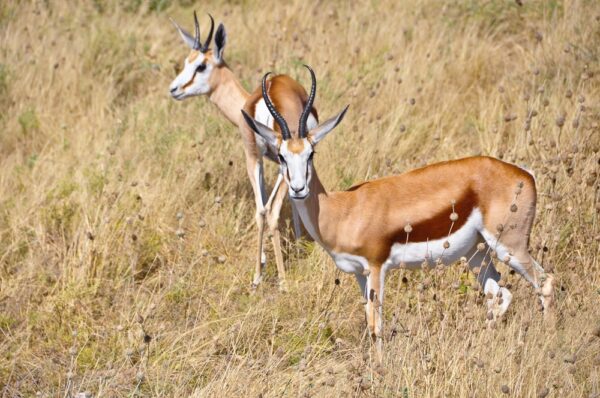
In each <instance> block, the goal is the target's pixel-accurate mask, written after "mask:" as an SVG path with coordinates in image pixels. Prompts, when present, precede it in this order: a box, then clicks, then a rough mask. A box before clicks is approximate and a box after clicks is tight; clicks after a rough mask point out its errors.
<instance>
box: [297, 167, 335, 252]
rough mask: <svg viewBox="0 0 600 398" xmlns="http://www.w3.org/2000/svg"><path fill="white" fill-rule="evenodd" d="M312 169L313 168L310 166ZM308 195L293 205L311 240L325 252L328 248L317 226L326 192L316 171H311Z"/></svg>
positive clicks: (324, 202)
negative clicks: (317, 243)
mask: <svg viewBox="0 0 600 398" xmlns="http://www.w3.org/2000/svg"><path fill="white" fill-rule="evenodd" d="M311 167H313V166H311ZM309 189H310V193H309V195H308V197H307V198H306V199H304V200H299V201H294V205H295V206H296V209H297V210H298V213H299V214H300V218H301V219H302V223H303V224H304V226H305V227H306V230H307V231H308V233H309V234H310V236H312V238H313V239H314V240H315V241H317V242H319V244H320V245H321V246H323V247H324V248H325V249H326V250H329V248H328V247H327V246H326V245H325V243H324V239H323V235H322V232H323V231H322V230H321V226H320V225H319V216H320V214H321V211H322V210H323V207H324V206H325V205H326V202H327V199H328V196H327V191H325V188H324V187H323V184H321V180H319V176H318V175H317V172H316V170H315V169H314V167H313V169H312V178H311V180H310V184H309Z"/></svg>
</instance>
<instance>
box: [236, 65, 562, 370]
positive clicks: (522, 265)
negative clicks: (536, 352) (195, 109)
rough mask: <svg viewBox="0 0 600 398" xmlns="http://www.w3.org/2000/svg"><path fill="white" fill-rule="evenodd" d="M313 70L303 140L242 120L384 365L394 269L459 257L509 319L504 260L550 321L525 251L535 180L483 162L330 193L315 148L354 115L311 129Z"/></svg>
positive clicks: (548, 282) (536, 269) (546, 293)
mask: <svg viewBox="0 0 600 398" xmlns="http://www.w3.org/2000/svg"><path fill="white" fill-rule="evenodd" d="M307 68H308V70H309V71H310V74H311V78H312V87H311V92H310V95H309V101H308V102H307V103H306V105H305V106H306V108H305V111H304V112H303V113H302V117H301V118H300V122H299V127H298V137H291V136H289V135H283V136H280V135H279V134H277V133H275V132H274V131H273V130H272V129H271V128H270V127H268V126H265V125H264V124H262V123H261V122H260V121H257V120H254V119H252V117H251V116H250V115H248V114H246V113H244V118H245V120H246V122H247V123H248V125H249V126H250V127H251V128H252V130H254V132H255V133H256V134H257V135H258V136H259V137H261V139H262V140H264V141H265V143H266V145H267V146H269V147H270V148H271V151H273V152H275V153H277V154H278V156H279V159H280V165H281V166H280V167H281V169H282V174H283V176H284V178H285V182H287V185H288V186H289V195H290V197H291V198H292V201H293V202H294V204H295V206H296V208H297V209H298V211H299V214H300V218H301V219H302V222H303V224H304V226H305V227H306V229H307V230H308V232H309V233H310V234H311V235H312V237H313V238H314V240H315V241H317V242H318V243H319V244H320V245H321V246H322V247H323V248H324V249H325V250H326V251H327V252H328V253H329V255H330V256H331V257H332V258H333V261H334V262H335V264H336V266H337V267H338V268H339V269H341V270H342V271H344V272H347V273H352V274H354V275H355V276H356V279H357V281H358V284H359V285H360V289H361V291H362V294H363V297H364V299H365V300H366V315H367V324H368V329H369V332H370V334H371V337H372V338H373V340H374V341H376V342H377V344H376V347H377V352H378V358H379V359H380V360H381V355H382V351H381V350H382V347H381V345H382V327H383V322H382V319H383V318H382V317H383V313H382V311H383V310H382V304H383V290H384V289H383V287H384V279H385V274H386V272H387V271H388V270H390V269H393V268H408V269H415V268H419V267H421V266H424V267H428V266H433V265H435V264H438V265H439V264H443V263H442V261H444V262H445V263H447V264H450V263H453V262H456V261H457V260H459V259H461V258H462V259H461V261H463V262H465V263H466V262H468V264H469V266H470V267H472V268H479V270H478V271H479V272H478V281H479V283H480V284H481V286H482V287H483V289H484V293H486V295H487V297H488V301H487V305H488V308H489V310H488V314H487V317H488V320H489V321H494V320H495V319H497V318H498V317H500V316H502V314H504V312H506V310H507V308H508V306H509V304H510V302H511V298H512V295H511V293H510V291H509V290H508V289H506V288H505V287H500V285H499V284H498V282H499V280H500V274H499V273H498V272H497V271H496V268H495V267H494V263H493V262H492V259H493V258H500V259H502V261H504V262H505V263H506V264H507V265H508V266H509V267H510V268H511V269H513V270H515V271H517V272H518V273H520V274H521V275H522V276H524V277H525V279H527V280H528V281H529V282H530V283H531V284H532V285H533V286H534V287H535V288H536V289H537V292H538V294H539V297H540V300H541V303H542V306H543V308H544V311H545V313H546V314H547V313H548V311H549V309H550V308H551V306H552V275H550V274H546V273H544V270H543V269H542V267H540V265H538V264H537V263H536V262H535V260H534V259H533V258H532V257H531V256H530V255H529V252H528V250H527V246H528V242H529V235H530V232H531V226H532V223H533V219H534V216H535V205H536V188H535V181H534V178H533V176H532V175H531V174H529V173H528V172H526V171H524V170H523V169H521V168H519V167H517V166H514V165H511V164H508V163H505V162H502V161H500V160H497V159H494V158H490V157H483V156H477V157H471V158H464V159H459V160H452V161H447V162H442V163H437V164H433V165H429V166H426V167H423V168H420V169H417V170H413V171H410V172H407V173H404V174H400V175H397V176H391V177H385V178H380V179H377V180H373V181H367V182H364V183H362V184H359V185H356V186H354V187H352V188H350V189H349V190H347V191H341V192H327V191H326V190H325V188H324V187H323V185H322V184H321V181H320V180H319V177H318V175H317V172H316V170H315V167H314V164H313V155H314V153H315V151H314V149H315V146H316V145H317V144H318V143H319V142H320V141H321V140H322V139H323V138H325V136H326V135H327V134H328V133H329V132H330V131H331V130H332V129H333V128H334V127H335V126H337V125H338V124H339V123H340V121H341V120H342V118H343V117H344V114H345V113H346V110H347V109H348V107H346V108H345V109H344V110H343V111H342V112H340V113H339V114H338V115H337V116H335V117H333V118H331V119H329V120H327V121H326V122H324V123H323V124H321V125H319V126H317V127H315V128H312V129H310V128H309V127H308V126H307V125H306V115H307V113H308V112H307V109H310V108H311V106H312V105H313V101H314V98H315V91H316V79H315V75H314V72H313V71H312V69H311V68H310V67H308V66H307ZM265 77H266V75H265ZM262 94H263V98H264V100H265V103H266V104H267V108H268V109H269V110H270V111H271V113H272V115H273V118H274V119H275V120H276V121H277V123H278V124H279V126H280V128H281V130H282V131H287V130H288V127H287V122H286V119H288V120H289V119H290V118H289V117H287V118H286V117H284V116H282V115H280V114H279V113H278V112H277V110H276V109H275V108H274V107H273V106H272V104H271V101H270V99H269V93H268V92H267V91H266V90H263V93H262ZM485 244H487V245H488V248H487V249H486V247H485ZM467 259H468V260H467ZM476 273H477V271H476ZM540 284H542V286H541V288H540ZM538 288H540V289H538Z"/></svg>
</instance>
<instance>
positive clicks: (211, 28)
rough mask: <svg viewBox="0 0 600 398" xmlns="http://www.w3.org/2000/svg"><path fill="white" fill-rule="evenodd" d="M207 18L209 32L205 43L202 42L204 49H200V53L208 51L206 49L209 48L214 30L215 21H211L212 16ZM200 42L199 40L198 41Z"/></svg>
mask: <svg viewBox="0 0 600 398" xmlns="http://www.w3.org/2000/svg"><path fill="white" fill-rule="evenodd" d="M208 16H209V17H210V31H209V32H208V37H207V38H206V41H205V42H204V47H202V52H205V51H207V50H208V47H209V46H210V41H211V40H212V37H213V31H214V30H215V20H214V19H213V17H212V15H210V14H208ZM198 40H200V39H198Z"/></svg>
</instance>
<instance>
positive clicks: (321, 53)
mask: <svg viewBox="0 0 600 398" xmlns="http://www.w3.org/2000/svg"><path fill="white" fill-rule="evenodd" d="M170 3H171V4H170ZM181 3H188V2H187V1H186V2H184V1H183V0H179V2H178V1H175V0H173V1H168V0H152V1H148V2H142V1H140V0H137V1H136V0H124V1H119V2H116V1H114V2H112V1H108V0H94V1H88V2H75V1H70V2H58V1H53V0H46V1H23V2H6V1H3V2H1V3H0V354H1V357H0V389H1V391H2V396H3V397H13V396H33V395H35V394H39V395H40V396H69V394H70V395H71V396H74V395H76V394H77V393H80V392H84V391H89V392H91V394H93V396H106V397H116V396H189V395H193V396H198V397H199V396H249V397H252V396H254V397H257V396H263V397H272V396H305V395H306V396H389V397H392V396H393V397H396V396H400V397H421V396H432V397H438V396H457V397H458V396H461V397H462V396H477V397H486V396H498V395H503V394H504V393H503V391H502V389H503V388H502V386H506V387H507V388H508V390H509V391H508V394H509V395H510V396H519V397H521V396H536V395H537V394H538V393H540V392H543V390H544V389H548V391H549V396H557V397H559V396H560V397H567V396H572V397H580V396H598V395H597V394H599V393H600V337H598V335H600V330H598V329H597V328H598V327H600V305H599V303H600V249H599V246H600V245H599V240H600V230H599V225H598V212H599V209H600V202H599V200H600V197H599V188H598V187H599V180H600V179H599V178H598V169H599V156H600V155H599V152H600V128H599V123H600V80H599V79H600V63H599V57H600V3H598V2H596V1H592V0H590V1H584V0H573V1H564V2H560V1H547V2H546V1H528V0H524V1H523V3H525V4H524V5H523V6H518V5H517V4H516V3H515V2H510V1H481V2H476V1H470V0H465V1H455V2H448V1H433V0H423V1H415V2H410V3H406V2H399V1H393V0H382V1H377V2H368V3H367V2H365V4H354V5H349V4H346V2H337V3H338V4H335V3H332V2H321V3H319V4H317V3H312V2H306V1H300V0H294V1H292V2H291V3H290V4H288V5H286V6H285V7H283V6H282V5H281V4H280V3H279V2H277V1H270V0H268V1H266V2H265V1H263V2H243V1H232V2H230V3H227V4H221V3H217V2H215V1H209V2H202V4H196V5H195V8H196V9H198V11H199V12H200V13H202V12H211V13H212V14H213V15H214V16H215V17H216V19H217V20H221V21H223V22H224V23H225V24H226V27H227V29H228V33H229V43H228V47H227V49H226V58H227V60H228V62H229V63H230V65H231V66H232V68H233V69H234V71H235V72H236V73H237V74H238V75H239V77H240V79H241V80H242V82H243V83H244V85H245V86H246V87H247V88H251V87H253V86H255V84H256V83H257V82H258V79H259V78H260V77H261V74H262V72H264V71H266V70H275V71H277V72H284V73H290V74H292V76H295V77H299V78H300V79H301V80H302V81H303V82H304V83H305V84H306V73H305V72H304V70H303V68H301V66H300V65H301V63H302V62H306V63H308V64H310V65H312V66H313V67H314V68H315V70H316V72H317V76H318V79H319V82H320V86H319V94H318V98H317V106H318V108H319V110H320V114H321V115H323V116H324V117H327V116H329V115H332V114H333V113H334V112H335V111H337V110H339V109H341V107H342V106H343V105H345V104H346V103H350V104H351V108H350V112H349V114H348V116H347V117H346V119H345V120H344V122H343V124H342V126H341V127H339V128H338V129H337V131H336V132H335V133H334V134H332V136H331V138H329V139H328V140H327V141H326V142H325V143H323V144H322V147H321V148H320V151H319V154H317V157H316V162H317V167H318V169H319V174H320V176H321V178H322V180H323V181H324V182H325V184H326V185H327V186H328V187H329V188H331V189H342V188H347V187H349V186H350V185H351V184H353V183H356V182H359V181H362V180H364V179H368V178H373V177H375V176H382V175H388V174H392V173H398V172H401V171H402V170H408V169H410V168H414V167H416V166H420V165H423V164H425V163H430V162H434V161H438V160H444V159H450V158H456V157H463V156H467V155H472V154H478V153H482V154H489V155H493V156H497V157H501V158H503V159H506V160H509V161H513V162H515V163H518V164H523V165H527V167H529V168H530V169H532V170H534V172H535V173H536V175H537V182H538V189H539V207H538V214H537V219H536V224H535V227H534V231H533V234H532V248H533V254H534V256H535V257H536V258H537V259H538V260H539V261H543V263H544V266H545V267H546V268H553V269H554V271H555V273H556V276H557V310H558V323H557V326H556V329H552V330H545V328H544V326H543V324H542V322H541V316H540V314H539V312H538V310H537V308H536V306H535V305H534V304H535V293H534V292H533V291H532V289H531V288H530V287H529V286H527V284H526V283H525V282H524V281H522V280H521V279H520V278H518V277H517V276H508V279H507V281H508V282H509V283H511V284H512V289H511V290H512V292H513V293H514V295H515V297H514V301H513V305H512V307H511V309H510V310H509V312H508V314H507V316H506V318H505V322H503V323H502V324H500V325H499V326H498V328H497V329H496V330H486V329H485V326H484V325H485V306H484V305H482V304H481V301H482V297H480V296H479V293H478V292H477V291H476V290H475V289H473V288H472V286H471V282H472V276H471V275H467V274H463V273H461V272H462V271H461V270H460V269H459V267H453V268H450V269H449V270H447V271H446V272H443V273H438V272H432V273H430V274H429V275H425V274H424V273H422V272H413V273H411V272H406V271H396V272H393V273H390V275H389V276H388V282H387V291H386V293H387V297H386V300H387V301H386V307H385V309H386V312H385V317H386V342H385V351H386V355H385V359H384V365H383V367H381V368H380V367H378V366H375V365H374V364H373V363H372V362H371V358H370V357H369V353H370V352H371V351H370V349H369V345H370V343H369V340H368V339H367V338H365V335H364V333H363V331H364V326H365V324H364V314H363V308H362V305H361V304H360V300H359V294H358V287H357V286H356V283H355V281H354V278H353V277H352V276H349V275H344V274H341V273H339V272H338V271H336V269H335V267H334V265H333V262H332V261H331V260H330V259H329V258H328V256H327V255H326V254H325V253H324V252H323V251H322V250H321V249H320V248H319V247H317V246H315V244H314V243H310V242H301V243H300V244H297V243H295V242H293V241H290V240H288V241H286V244H285V251H286V264H287V267H288V270H289V274H288V278H289V281H288V282H289V284H290V292H289V293H288V294H281V293H278V291H277V286H276V273H275V267H274V260H273V258H272V256H271V257H270V258H269V266H268V271H267V276H266V282H265V283H264V284H263V285H261V287H260V288H259V290H258V292H257V293H256V294H255V295H252V294H251V291H250V281H251V277H252V272H253V267H252V264H253V254H254V247H255V242H254V236H255V231H254V228H255V227H254V222H253V211H254V204H253V199H252V194H251V189H250V185H249V183H248V180H247V177H246V173H245V168H244V158H243V152H242V147H241V144H240V142H239V135H238V132H237V130H236V129H235V128H234V127H233V126H231V125H229V124H228V122H227V121H226V120H225V119H224V118H223V117H222V116H221V115H220V114H219V112H218V111H217V109H216V108H215V107H214V106H213V105H211V104H210V103H209V102H208V101H207V99H206V98H195V99H190V100H187V101H185V102H183V103H177V102H175V101H173V100H171V99H170V98H169V97H168V95H167V91H168V84H169V82H170V80H171V79H172V78H173V77H174V75H175V72H174V67H175V66H176V65H177V64H179V63H180V62H181V61H182V60H183V58H184V56H185V55H186V53H187V50H186V49H185V48H184V47H183V45H182V44H181V42H180V40H179V38H178V36H177V34H176V32H175V31H174V29H173V28H172V26H171V25H170V23H169V22H168V19H167V15H172V16H174V17H175V18H176V19H178V20H179V21H180V22H182V23H183V24H184V25H185V26H188V27H189V26H190V25H191V10H192V7H193V6H192V5H189V4H181ZM258 4H261V5H262V7H259V6H258ZM203 21H204V24H205V23H206V22H205V21H206V18H205V17H204V19H203ZM412 99H414V100H412ZM534 111H535V112H536V113H537V116H535V117H534V116H533V115H532V112H534ZM559 125H562V126H561V127H559ZM268 170H269V173H271V174H270V175H273V171H274V168H273V167H272V166H270V167H269V169H268ZM457 183H460V182H457ZM286 206H287V205H286ZM288 212H289V210H288ZM179 229H181V230H182V231H183V232H184V233H185V235H184V236H183V237H180V236H178V234H177V232H178V230H179ZM285 231H286V232H285V234H284V235H285V236H287V237H288V239H289V238H290V237H291V233H290V230H289V221H288V226H287V227H286V229H285ZM180 232H181V231H180ZM179 235H181V234H179ZM543 247H546V248H547V252H544V251H543V250H542V248H543ZM499 267H500V270H501V271H503V272H504V273H505V275H506V274H507V273H506V271H507V269H506V267H503V266H502V265H500V266H499ZM336 277H337V278H340V280H341V284H340V286H336V285H335V284H334V280H335V278H336ZM594 331H595V332H594ZM594 333H596V334H595V335H594ZM594 394H596V395H594Z"/></svg>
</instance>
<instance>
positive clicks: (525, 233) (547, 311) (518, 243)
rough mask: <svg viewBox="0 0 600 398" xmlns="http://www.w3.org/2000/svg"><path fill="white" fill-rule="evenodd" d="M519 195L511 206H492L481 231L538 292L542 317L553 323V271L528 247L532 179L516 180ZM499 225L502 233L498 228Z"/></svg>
mask: <svg viewBox="0 0 600 398" xmlns="http://www.w3.org/2000/svg"><path fill="white" fill-rule="evenodd" d="M516 185H517V187H518V189H519V192H520V194H519V196H518V197H515V198H514V201H513V204H514V205H515V207H514V209H513V208H512V206H511V209H510V211H509V209H502V208H498V209H491V210H490V211H489V215H488V217H487V219H486V220H485V221H484V226H485V229H483V230H482V231H480V232H481V234H482V235H483V237H484V239H485V240H486V243H487V244H488V245H489V246H490V247H491V248H492V249H493V250H495V251H496V253H497V254H498V258H499V259H500V260H502V261H506V262H507V264H508V266H509V267H511V268H512V269H513V270H515V271H516V272H518V273H519V274H521V275H522V276H523V277H524V278H525V279H527V281H529V282H530V283H531V284H532V285H533V287H534V288H535V289H536V292H537V293H538V297H539V300H540V302H541V304H542V309H543V311H544V319H545V320H546V321H548V324H549V326H552V325H553V323H554V314H553V298H554V295H553V282H554V277H553V275H551V274H549V273H547V272H545V271H544V269H543V268H542V267H541V266H540V265H539V264H538V263H537V262H536V261H535V260H534V259H533V258H532V257H531V255H530V254H529V251H528V250H527V248H528V245H529V235H530V233H531V227H532V225H533V220H534V218H535V208H536V195H537V193H536V190H535V185H534V184H533V183H527V182H526V183H525V184H523V182H520V183H518V184H516ZM498 225H502V226H503V228H502V232H501V233H498V234H496V233H494V232H492V231H497V227H496V226H498Z"/></svg>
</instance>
